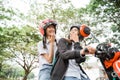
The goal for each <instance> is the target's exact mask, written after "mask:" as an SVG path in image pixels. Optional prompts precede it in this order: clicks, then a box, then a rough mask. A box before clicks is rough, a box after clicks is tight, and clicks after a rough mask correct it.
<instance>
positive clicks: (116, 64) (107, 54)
mask: <svg viewBox="0 0 120 80" xmlns="http://www.w3.org/2000/svg"><path fill="white" fill-rule="evenodd" d="M95 57H97V58H99V59H100V62H101V64H102V66H103V68H104V70H105V72H106V74H107V76H108V79H109V80H120V51H119V50H118V49H117V48H116V47H112V46H111V45H110V44H108V43H100V44H98V45H97V47H96V52H95Z"/></svg>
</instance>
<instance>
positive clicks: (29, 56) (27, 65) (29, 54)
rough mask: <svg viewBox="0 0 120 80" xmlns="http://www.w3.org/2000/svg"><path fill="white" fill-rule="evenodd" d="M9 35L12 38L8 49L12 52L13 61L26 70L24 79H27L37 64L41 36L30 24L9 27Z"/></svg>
mask: <svg viewBox="0 0 120 80" xmlns="http://www.w3.org/2000/svg"><path fill="white" fill-rule="evenodd" d="M8 30H10V31H8V36H9V37H10V38H11V39H12V40H11V42H10V43H9V45H8V48H7V49H8V51H10V53H12V55H13V56H14V57H13V61H16V62H17V63H18V64H19V65H20V66H21V67H22V68H23V69H24V71H25V75H24V78H23V80H27V77H28V74H29V73H30V72H31V71H32V70H33V69H35V68H36V67H37V66H36V65H35V62H36V60H37V45H36V43H37V42H38V41H39V40H40V36H38V34H37V33H36V32H37V31H36V30H35V29H34V28H33V27H30V26H25V27H22V28H21V29H19V28H17V27H12V28H8Z"/></svg>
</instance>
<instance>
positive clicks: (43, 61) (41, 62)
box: [38, 40, 57, 70]
mask: <svg viewBox="0 0 120 80" xmlns="http://www.w3.org/2000/svg"><path fill="white" fill-rule="evenodd" d="M56 50H57V45H56V42H54V57H55V53H56ZM49 52H50V43H49V41H48V40H47V41H46V48H45V49H44V48H43V42H42V41H40V42H39V43H38V56H39V68H40V70H41V69H44V67H43V66H42V65H44V64H45V65H52V63H48V62H47V60H46V59H45V58H44V57H43V56H41V54H49Z"/></svg>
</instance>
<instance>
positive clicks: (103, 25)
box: [86, 0, 120, 47]
mask: <svg viewBox="0 0 120 80" xmlns="http://www.w3.org/2000/svg"><path fill="white" fill-rule="evenodd" d="M118 3H120V1H119V0H91V2H90V4H89V5H88V6H87V7H86V13H87V15H88V16H89V18H88V19H89V20H88V21H89V26H91V27H92V26H95V27H92V32H93V33H94V34H95V35H96V36H97V37H98V39H99V40H100V41H103V40H101V39H105V41H106V42H112V43H114V44H115V46H116V47H119V45H120V42H119V39H120V36H119V32H120V22H119V21H120V18H119V15H120V4H118ZM96 28H97V29H96Z"/></svg>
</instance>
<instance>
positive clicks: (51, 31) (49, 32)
mask: <svg viewBox="0 0 120 80" xmlns="http://www.w3.org/2000/svg"><path fill="white" fill-rule="evenodd" d="M46 34H47V36H51V35H53V34H55V27H54V26H53V25H50V26H49V27H47V29H46Z"/></svg>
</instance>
